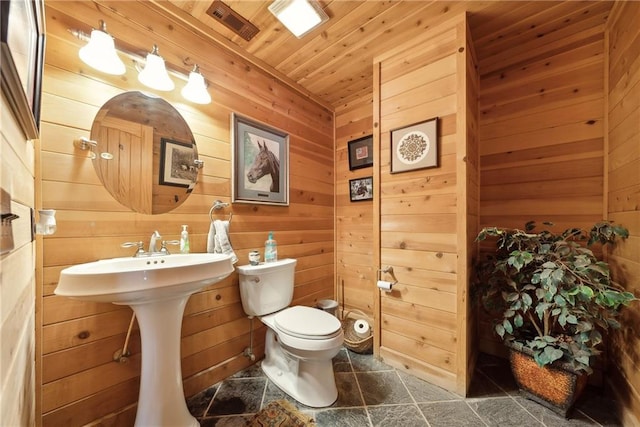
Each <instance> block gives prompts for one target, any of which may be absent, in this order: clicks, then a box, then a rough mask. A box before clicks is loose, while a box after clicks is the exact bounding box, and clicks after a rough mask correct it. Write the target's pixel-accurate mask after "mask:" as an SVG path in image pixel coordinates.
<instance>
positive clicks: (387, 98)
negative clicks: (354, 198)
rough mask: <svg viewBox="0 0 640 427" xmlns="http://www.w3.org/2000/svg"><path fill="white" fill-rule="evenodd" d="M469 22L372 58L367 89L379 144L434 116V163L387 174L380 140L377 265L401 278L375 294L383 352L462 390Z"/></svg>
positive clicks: (471, 115) (471, 91)
mask: <svg viewBox="0 0 640 427" xmlns="http://www.w3.org/2000/svg"><path fill="white" fill-rule="evenodd" d="M466 25H467V24H466V19H465V15H464V14H462V15H460V16H458V17H457V19H451V20H450V21H448V22H445V23H441V24H440V25H438V26H436V27H434V28H431V29H430V30H429V31H427V32H425V33H423V35H421V38H422V40H420V48H419V49H415V48H414V46H413V45H412V44H411V43H409V42H408V43H406V44H403V45H400V46H398V47H397V48H396V49H394V50H391V51H390V52H388V53H387V54H385V55H383V57H381V58H378V59H379V61H380V65H379V69H380V71H379V77H378V78H379V81H380V86H379V87H376V88H374V90H376V91H378V97H379V99H380V110H379V120H380V126H379V128H380V130H379V132H380V139H381V141H388V140H389V138H390V131H391V130H393V129H397V128H402V127H404V126H408V125H411V124H414V123H417V122H420V121H424V120H426V119H429V118H431V117H434V116H438V117H439V130H438V138H439V153H438V157H439V159H438V160H439V164H438V167H436V168H431V169H423V170H416V171H410V172H406V173H402V174H400V173H398V174H391V173H389V165H390V158H391V155H392V153H391V152H390V148H389V146H388V145H387V144H388V143H387V142H384V143H382V144H381V146H380V158H381V168H380V208H379V218H378V219H377V221H379V223H380V237H381V238H380V261H379V262H380V268H383V269H384V268H386V267H387V266H392V267H393V268H394V272H395V273H396V274H395V276H396V278H397V280H398V283H397V284H396V285H395V286H394V288H393V291H392V292H386V293H382V294H381V297H380V298H381V304H380V306H381V317H382V321H381V322H380V329H381V331H380V334H381V337H380V354H381V355H382V356H383V357H385V361H386V362H387V363H391V364H392V365H394V366H401V367H402V368H403V369H405V370H408V371H411V372H413V373H415V374H418V375H419V376H421V377H423V378H425V379H427V380H429V381H433V382H435V383H437V384H441V385H443V386H444V387H446V388H448V389H450V390H453V391H455V392H457V393H459V394H461V395H464V394H466V391H467V387H468V385H469V383H470V378H471V373H470V371H473V362H470V360H473V359H474V358H473V357H472V356H471V357H470V355H471V354H473V352H474V350H473V349H472V348H471V344H470V342H467V340H470V339H471V338H470V336H471V335H470V334H469V333H468V327H469V325H472V324H473V323H472V322H470V321H469V320H468V318H469V313H468V310H469V304H468V300H467V288H468V278H469V274H470V266H471V254H469V253H468V252H469V250H468V247H472V248H473V247H474V245H472V244H470V243H471V242H472V239H473V237H471V238H469V235H470V234H471V235H473V234H474V230H475V229H476V227H477V226H476V224H477V220H476V219H474V215H477V199H478V195H479V192H478V190H477V188H473V187H478V185H479V180H478V178H477V170H478V169H477V165H478V161H477V156H478V154H477V153H478V150H477V149H476V148H475V146H476V145H477V144H476V139H475V138H476V136H475V135H477V114H478V111H477V101H476V100H477V89H478V81H477V71H476V67H475V58H473V53H472V45H471V44H470V42H471V40H470V38H468V37H467V33H468V31H467V26H466ZM430 53H431V54H430ZM468 74H469V75H468ZM467 117H468V119H467ZM375 120H378V118H377V117H376V118H375ZM472 206H473V207H472ZM474 212H475V213H476V214H473V213H474ZM468 221H471V223H472V224H473V225H472V226H468V224H467V223H468ZM474 237H475V236H474ZM388 278H389V276H387V277H385V279H388ZM401 307H402V308H403V309H400V310H399V308H401ZM400 325H404V326H403V327H400ZM409 360H410V361H411V362H410V363H409V362H408V361H409Z"/></svg>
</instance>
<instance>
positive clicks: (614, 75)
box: [605, 2, 640, 426]
mask: <svg viewBox="0 0 640 427" xmlns="http://www.w3.org/2000/svg"><path fill="white" fill-rule="evenodd" d="M638 22H640V3H638V2H619V3H617V4H616V5H615V6H614V8H613V10H612V12H611V16H610V18H609V22H607V34H606V35H607V37H606V39H607V45H606V47H607V68H606V74H605V79H606V80H605V84H606V86H607V95H608V96H607V119H608V126H607V129H608V135H607V136H608V139H607V149H606V155H607V158H606V164H607V174H606V180H607V195H606V197H607V204H606V209H607V214H608V219H610V220H612V221H615V222H616V223H619V224H622V225H624V226H626V227H627V228H628V229H629V233H630V237H629V239H628V240H627V241H625V242H624V243H622V244H620V245H617V246H616V248H615V250H614V251H613V253H612V254H610V256H609V262H610V264H611V266H612V269H613V274H614V277H615V278H616V279H617V280H618V281H619V282H620V283H623V284H624V285H625V287H626V288H627V290H628V291H630V292H633V293H635V295H636V296H640V49H639V48H640V27H639V26H638ZM623 321H624V327H623V329H621V330H620V331H619V333H617V334H616V335H615V337H616V340H615V343H614V351H611V352H610V353H611V363H610V366H611V368H612V369H611V375H608V376H607V378H608V380H609V385H610V386H611V389H612V390H613V391H614V393H615V395H616V397H617V400H618V402H619V404H620V406H621V409H622V411H621V413H622V421H623V422H624V425H628V426H636V425H640V335H639V334H638V331H640V304H638V303H637V302H636V303H635V305H633V306H631V308H630V309H628V310H625V312H624V314H623Z"/></svg>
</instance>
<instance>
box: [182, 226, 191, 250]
mask: <svg viewBox="0 0 640 427" xmlns="http://www.w3.org/2000/svg"><path fill="white" fill-rule="evenodd" d="M180 253H181V254H188V253H189V231H187V226H186V225H183V226H182V232H181V233H180Z"/></svg>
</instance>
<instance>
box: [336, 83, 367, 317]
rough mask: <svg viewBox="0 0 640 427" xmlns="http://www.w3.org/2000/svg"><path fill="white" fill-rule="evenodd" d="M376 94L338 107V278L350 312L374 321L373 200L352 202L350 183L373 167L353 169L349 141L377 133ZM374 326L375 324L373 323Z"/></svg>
mask: <svg viewBox="0 0 640 427" xmlns="http://www.w3.org/2000/svg"><path fill="white" fill-rule="evenodd" d="M372 102H373V100H372V94H369V95H368V96H366V97H363V98H362V99H357V100H354V101H351V102H349V103H346V104H344V105H342V106H340V107H338V108H336V113H335V114H336V118H335V121H336V131H335V135H336V136H335V137H336V160H335V161H336V164H335V170H336V279H337V291H336V294H337V297H338V299H339V301H340V302H341V303H343V305H344V308H345V310H346V311H351V310H359V311H360V312H362V313H364V314H365V315H366V316H368V317H369V320H370V321H373V307H374V303H373V298H374V294H373V292H372V284H373V283H375V281H376V271H375V266H374V262H373V253H374V249H373V243H374V239H373V237H374V235H373V233H372V230H373V201H359V202H352V201H351V199H350V197H349V180H351V179H356V178H363V177H367V176H372V175H373V168H372V167H367V168H362V169H355V170H352V171H350V170H349V152H348V142H349V141H352V140H354V139H358V138H362V137H364V136H368V135H372V133H373V103H372ZM372 324H373V323H372Z"/></svg>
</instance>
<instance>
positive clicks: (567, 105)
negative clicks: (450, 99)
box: [472, 2, 611, 354]
mask: <svg viewBox="0 0 640 427" xmlns="http://www.w3.org/2000/svg"><path fill="white" fill-rule="evenodd" d="M566 7H572V8H574V9H575V10H572V12H571V14H569V15H567V16H566V20H564V19H563V23H562V24H559V23H555V24H553V25H556V26H558V27H560V28H561V30H556V29H554V27H552V26H551V25H549V26H547V25H546V24H545V25H544V26H541V27H540V32H539V34H531V33H528V34H529V35H528V37H526V38H525V37H519V36H518V34H520V33H522V34H527V33H526V32H522V29H526V28H530V27H531V25H537V24H540V23H539V22H538V21H537V18H536V16H535V15H529V14H527V11H526V10H520V9H517V10H516V11H515V12H514V13H522V14H523V15H522V17H521V19H520V20H514V21H515V22H517V24H514V25H512V26H505V24H504V22H502V21H501V20H500V19H495V20H487V21H485V22H483V23H482V24H481V25H477V26H475V27H474V28H472V33H473V39H474V42H475V43H476V45H477V46H479V47H478V49H477V55H478V61H479V70H480V122H479V143H480V165H481V172H480V176H481V178H480V180H481V191H480V200H481V202H480V226H481V227H484V226H505V227H524V224H525V223H526V222H527V221H530V220H535V221H537V222H542V221H552V222H553V223H555V224H556V228H558V229H562V230H564V229H565V228H568V227H576V226H577V227H591V225H593V223H594V222H596V221H599V220H601V219H602V218H603V215H604V214H603V212H604V205H603V186H604V183H603V182H604V175H603V173H604V172H603V171H604V157H603V148H604V136H605V118H604V98H605V93H604V80H603V76H604V26H605V23H606V20H607V17H608V12H609V8H610V7H611V4H607V3H606V2H596V3H584V4H580V6H579V7H575V6H569V5H568V4H567V6H566ZM573 14H589V16H590V18H589V19H588V20H585V21H582V22H580V23H579V24H575V23H574V21H573V20H572V19H571V15H573ZM583 16H584V15H583ZM545 31H546V32H547V33H553V34H554V36H553V37H555V38H554V40H553V42H552V43H550V42H549V40H548V39H547V38H546V37H544V36H545V35H546V33H545ZM507 39H508V40H510V42H509V44H508V45H507V44H505V42H504V41H503V40H507ZM491 331H492V328H491V327H490V325H489V324H487V323H486V322H481V327H480V333H481V339H480V348H481V349H482V350H483V351H486V352H489V353H496V354H498V353H502V352H503V351H504V347H503V346H502V344H501V343H499V342H498V341H497V340H496V339H495V337H494V336H493V334H492V332H491Z"/></svg>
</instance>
